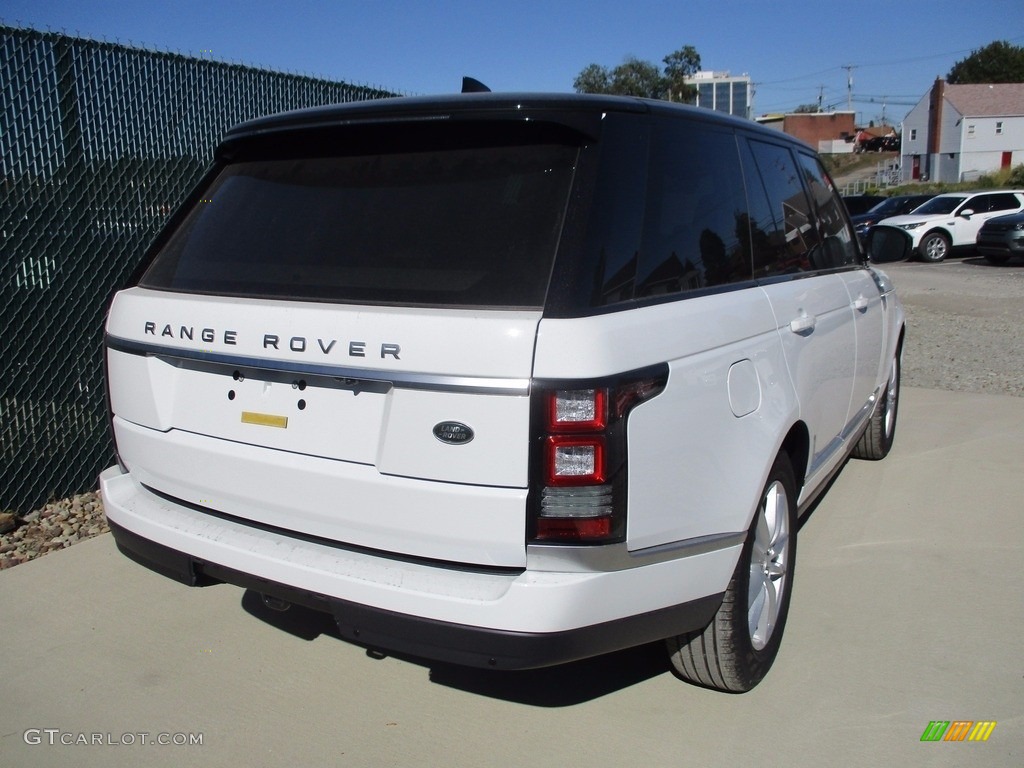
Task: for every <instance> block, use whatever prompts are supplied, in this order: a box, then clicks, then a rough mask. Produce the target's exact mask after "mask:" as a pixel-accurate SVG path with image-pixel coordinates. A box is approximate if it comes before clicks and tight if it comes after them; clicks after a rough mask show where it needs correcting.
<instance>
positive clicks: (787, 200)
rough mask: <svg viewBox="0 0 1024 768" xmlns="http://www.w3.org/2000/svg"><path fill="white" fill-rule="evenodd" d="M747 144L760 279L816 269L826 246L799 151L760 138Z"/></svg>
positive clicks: (756, 271) (756, 272)
mask: <svg viewBox="0 0 1024 768" xmlns="http://www.w3.org/2000/svg"><path fill="white" fill-rule="evenodd" d="M741 143H742V145H743V150H742V152H743V155H742V156H743V172H744V175H745V176H746V179H747V194H748V196H749V201H750V230H751V232H750V237H751V245H752V246H753V252H754V276H755V277H769V276H772V275H785V274H791V273H794V272H806V271H808V270H811V269H814V268H815V267H814V266H813V265H812V264H811V255H812V252H813V251H814V250H815V249H816V248H817V246H818V245H819V244H820V243H819V239H818V233H817V231H816V230H815V228H814V222H813V220H812V218H811V208H810V203H809V202H808V200H807V196H806V194H805V193H804V187H803V184H802V183H801V180H800V177H801V169H800V167H799V166H798V165H797V162H796V160H795V158H794V157H793V153H792V152H790V151H789V149H788V148H787V147H782V146H779V145H777V144H768V143H766V142H763V141H757V140H754V139H748V140H746V141H745V142H741Z"/></svg>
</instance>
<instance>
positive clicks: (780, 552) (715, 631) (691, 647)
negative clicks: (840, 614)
mask: <svg viewBox="0 0 1024 768" xmlns="http://www.w3.org/2000/svg"><path fill="white" fill-rule="evenodd" d="M796 523H797V519H796V483H795V481H794V479H793V467H792V464H791V463H790V460H789V456H788V455H786V454H784V453H780V454H779V455H778V457H776V459H775V463H774V464H773V465H772V469H771V472H770V473H769V475H768V481H767V482H766V483H765V486H764V490H763V491H762V493H761V499H760V501H759V502H758V505H757V510H756V512H755V514H754V520H753V522H752V523H751V525H750V529H749V531H748V532H747V540H746V542H745V543H744V544H743V549H742V552H741V554H740V559H739V562H738V563H737V564H736V571H735V572H734V573H733V576H732V579H731V580H730V581H729V586H728V587H727V588H726V591H725V597H724V599H723V600H722V605H721V606H720V607H719V609H718V613H716V614H715V618H714V619H712V620H711V623H710V624H708V626H707V627H705V628H704V629H703V630H702V631H698V632H690V633H687V634H684V635H679V636H677V637H671V638H669V639H668V640H666V641H665V642H666V645H667V647H668V652H669V659H670V661H671V663H672V670H673V672H674V673H675V674H676V676H677V677H680V678H682V679H683V680H686V681H687V682H691V683H695V684H697V685H700V686H703V687H705V688H713V689H715V690H719V691H725V692H728V693H743V692H745V691H749V690H750V689H752V688H753V687H754V686H756V685H757V684H758V683H759V682H761V680H762V679H763V678H764V676H765V675H766V674H767V673H768V670H769V669H770V668H771V666H772V663H773V662H774V661H775V657H776V655H777V654H778V651H779V644H780V643H781V642H782V632H783V629H784V628H785V625H786V616H787V614H788V613H789V595H790V592H791V591H792V584H793V567H794V564H795V562H796ZM751 622H753V626H751Z"/></svg>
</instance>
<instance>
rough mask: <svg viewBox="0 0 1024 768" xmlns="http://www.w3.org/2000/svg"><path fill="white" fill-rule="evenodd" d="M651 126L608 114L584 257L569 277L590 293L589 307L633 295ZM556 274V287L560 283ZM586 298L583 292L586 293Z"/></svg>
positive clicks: (600, 148)
mask: <svg viewBox="0 0 1024 768" xmlns="http://www.w3.org/2000/svg"><path fill="white" fill-rule="evenodd" d="M649 131H650V126H649V123H648V122H647V121H646V120H640V119H637V118H636V117H634V116H624V115H615V114H610V115H608V116H607V117H606V118H605V125H604V127H603V129H602V136H601V141H600V143H599V145H598V147H599V151H598V170H597V178H596V179H595V181H594V182H593V198H592V200H593V202H592V204H591V207H590V210H589V216H588V218H589V223H588V226H587V233H586V239H585V243H584V246H583V250H582V253H583V258H582V260H581V262H580V263H579V264H577V265H574V269H573V270H570V272H572V274H566V275H564V276H563V282H566V283H569V284H575V285H579V286H581V288H582V289H583V290H586V291H587V293H588V294H589V295H588V296H587V297H586V298H585V299H584V302H585V304H584V305H585V306H591V307H603V306H608V305H611V304H617V303H619V302H622V301H630V300H632V299H633V295H634V289H635V280H636V265H637V256H638V254H639V251H640V237H641V230H642V227H643V220H644V204H645V187H646V184H647V178H646V170H647V165H648V163H647V159H648V144H649V141H650V133H649ZM557 282H558V280H557V276H556V287H557ZM580 298H583V297H580Z"/></svg>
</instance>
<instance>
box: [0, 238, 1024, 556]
mask: <svg viewBox="0 0 1024 768" xmlns="http://www.w3.org/2000/svg"><path fill="white" fill-rule="evenodd" d="M885 271H886V272H887V273H888V274H889V275H890V277H891V278H892V280H893V283H894V284H895V285H896V289H897V291H898V292H899V294H900V298H901V300H902V301H903V306H904V308H905V310H906V313H907V343H906V347H905V349H904V357H903V384H904V385H906V386H909V387H923V388H925V389H945V390H951V391H956V392H987V393H991V394H1003V395H1014V396H1017V397H1024V344H1021V342H1020V338H1021V335H1022V327H1021V318H1020V315H1021V311H1022V310H1024V264H1019V263H1016V262H1011V263H1010V264H1009V265H1007V266H1005V267H991V266H989V265H986V264H985V263H984V261H983V260H981V259H977V258H967V259H964V260H962V261H960V260H951V261H949V262H946V263H943V264H934V265H933V264H920V263H907V264H894V265H890V266H887V267H886V268H885ZM6 517H7V518H11V516H10V515H7V516H6ZM4 518H5V516H4V515H0V530H3V529H4V527H5V526H4ZM10 523H11V524H16V525H17V527H16V528H15V529H14V530H13V531H8V532H5V533H0V570H3V569H4V568H11V567H13V566H15V565H18V564H19V563H24V562H28V561H29V560H32V559H34V558H36V557H39V556H41V555H45V554H46V553H48V552H53V551H54V550H57V549H64V548H65V547H70V546H71V545H72V544H75V543H77V542H79V541H84V540H85V539H88V538H91V537H93V536H97V535H99V534H101V533H106V532H107V531H108V530H109V529H108V528H107V521H106V518H105V517H104V516H103V503H102V502H101V501H100V498H99V494H98V493H95V492H92V493H84V494H81V495H79V496H74V497H72V498H70V499H62V500H60V501H53V502H50V503H49V504H47V505H46V506H45V507H43V508H42V509H39V510H36V511H35V512H32V513H30V514H28V515H26V516H25V517H24V518H21V519H10Z"/></svg>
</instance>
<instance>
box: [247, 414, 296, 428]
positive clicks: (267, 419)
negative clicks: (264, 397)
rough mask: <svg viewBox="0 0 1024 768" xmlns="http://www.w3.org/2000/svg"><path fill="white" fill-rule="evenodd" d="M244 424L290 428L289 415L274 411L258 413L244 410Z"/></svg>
mask: <svg viewBox="0 0 1024 768" xmlns="http://www.w3.org/2000/svg"><path fill="white" fill-rule="evenodd" d="M242 423H243V424H256V425H258V426H261V427H277V428H278V429H288V417H287V416H276V415H274V414H273V413H256V412H255V411H242Z"/></svg>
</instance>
